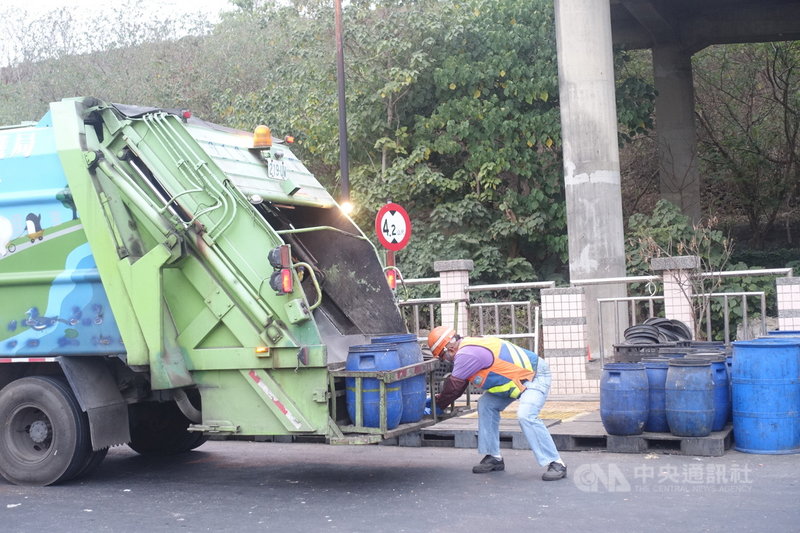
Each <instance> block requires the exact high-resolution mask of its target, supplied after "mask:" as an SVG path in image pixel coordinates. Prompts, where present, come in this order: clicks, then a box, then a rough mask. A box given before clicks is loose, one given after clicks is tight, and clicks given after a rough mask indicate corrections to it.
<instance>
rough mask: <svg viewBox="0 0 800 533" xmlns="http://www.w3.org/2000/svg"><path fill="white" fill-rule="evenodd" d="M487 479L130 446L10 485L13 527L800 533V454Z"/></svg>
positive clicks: (583, 458) (433, 465)
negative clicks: (52, 481)
mask: <svg viewBox="0 0 800 533" xmlns="http://www.w3.org/2000/svg"><path fill="white" fill-rule="evenodd" d="M504 455H505V460H506V471H505V472H495V473H491V474H483V475H475V474H472V472H471V466H472V465H473V464H474V463H475V462H476V461H477V459H479V457H478V455H477V453H476V452H475V451H474V450H466V449H455V448H428V447H426V448H400V447H394V446H327V445H322V444H275V443H254V442H232V441H231V442H219V441H217V442H213V441H212V442H208V443H206V444H205V445H203V446H202V447H201V448H199V449H198V450H196V451H194V452H192V453H189V454H185V455H182V456H177V457H171V458H147V457H142V456H139V455H137V454H135V453H134V452H133V451H131V450H130V449H128V448H127V447H118V448H114V449H112V450H111V451H110V453H109V455H108V457H107V458H106V460H105V462H104V463H103V464H102V465H101V466H100V468H99V469H98V471H97V472H96V473H95V474H94V475H93V476H91V477H90V478H86V479H83V480H80V481H75V482H72V483H69V484H66V485H62V486H53V487H18V486H14V485H10V484H7V483H5V482H3V481H0V531H2V532H4V533H11V532H29V531H36V532H41V531H52V532H66V533H69V532H73V531H75V532H77V531H80V532H96V531H97V532H99V531H113V532H129V531H130V532H137V533H141V532H146V533H153V532H159V531H237V532H242V531H281V532H283V531H285V532H294V531H303V532H318V531H344V532H365V533H374V532H383V531H386V532H389V531H391V532H404V531H409V532H429V531H430V532H463V533H467V532H479V531H517V530H523V531H533V530H534V528H535V529H537V530H540V531H547V532H548V533H552V532H555V533H557V532H561V531H564V532H567V531H569V532H579V531H591V532H598V531H600V532H605V531H615V532H629V531H630V532H637V531H648V532H656V531H679V530H683V531H691V532H699V531H726V532H728V533H731V532H738V531H741V532H748V533H749V532H752V531H765V530H767V528H768V529H769V530H770V531H777V532H789V531H792V532H794V531H798V530H800V510H799V504H798V494H800V492H799V491H798V489H800V485H799V484H798V475H800V456H798V455H784V456H763V455H748V454H741V453H738V452H734V451H731V452H728V453H727V454H726V455H725V456H723V457H715V458H699V457H687V456H676V455H657V454H649V455H632V454H611V453H605V452H567V453H564V454H563V457H564V459H565V460H566V462H567V464H568V465H569V477H568V478H567V479H565V480H560V481H556V482H544V481H542V480H541V479H540V476H541V473H542V472H543V470H544V469H543V468H541V467H539V466H538V465H536V464H535V462H534V460H533V457H532V455H531V453H530V452H529V451H524V450H504Z"/></svg>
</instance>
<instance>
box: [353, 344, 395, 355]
mask: <svg viewBox="0 0 800 533" xmlns="http://www.w3.org/2000/svg"><path fill="white" fill-rule="evenodd" d="M396 351H397V345H396V344H388V343H381V344H357V345H355V346H351V347H350V349H349V352H350V353H375V352H381V353H383V352H396Z"/></svg>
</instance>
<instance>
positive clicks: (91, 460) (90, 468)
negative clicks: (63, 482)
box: [73, 448, 108, 479]
mask: <svg viewBox="0 0 800 533" xmlns="http://www.w3.org/2000/svg"><path fill="white" fill-rule="evenodd" d="M106 455H108V448H103V449H101V450H96V451H95V450H92V451H91V452H89V454H88V456H87V457H86V461H84V465H83V466H82V467H81V469H80V470H78V473H77V474H75V476H74V477H73V479H78V478H82V477H86V476H88V475H90V474H91V473H92V472H94V471H95V470H97V467H98V466H100V463H102V462H103V459H105V458H106Z"/></svg>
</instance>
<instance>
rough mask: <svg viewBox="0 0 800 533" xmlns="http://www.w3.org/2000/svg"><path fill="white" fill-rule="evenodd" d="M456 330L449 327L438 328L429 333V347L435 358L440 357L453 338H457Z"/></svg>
mask: <svg viewBox="0 0 800 533" xmlns="http://www.w3.org/2000/svg"><path fill="white" fill-rule="evenodd" d="M455 334H456V330H454V329H453V328H451V327H449V326H436V327H435V328H433V329H432V330H431V332H430V333H428V347H429V348H430V349H431V353H433V355H434V356H435V357H439V356H440V355H441V353H442V352H443V351H444V347H445V346H447V343H449V342H450V341H451V340H452V338H453V337H454V336H455Z"/></svg>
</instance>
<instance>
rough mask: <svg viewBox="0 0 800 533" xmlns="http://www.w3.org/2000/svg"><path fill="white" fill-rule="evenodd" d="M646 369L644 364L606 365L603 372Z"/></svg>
mask: <svg viewBox="0 0 800 533" xmlns="http://www.w3.org/2000/svg"><path fill="white" fill-rule="evenodd" d="M643 368H644V365H643V364H642V363H606V364H604V365H603V370H641V369H643Z"/></svg>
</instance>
